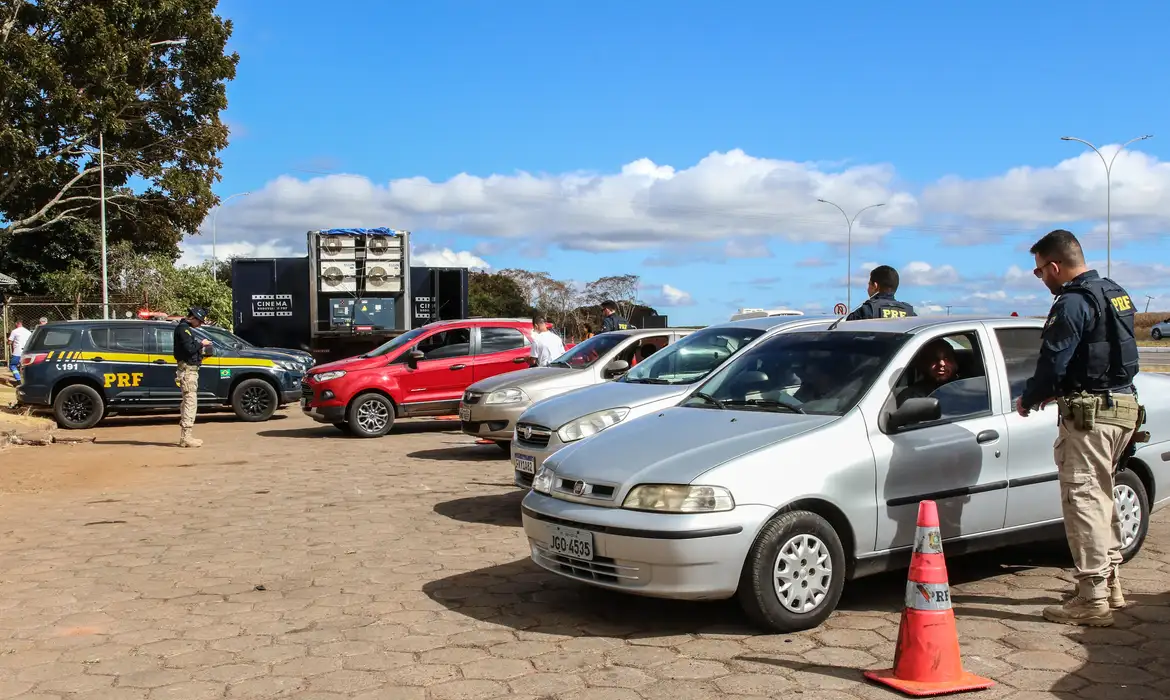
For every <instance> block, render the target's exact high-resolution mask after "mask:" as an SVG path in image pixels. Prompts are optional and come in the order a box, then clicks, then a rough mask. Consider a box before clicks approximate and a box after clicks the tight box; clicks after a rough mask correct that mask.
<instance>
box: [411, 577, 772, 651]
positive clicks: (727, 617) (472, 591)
mask: <svg viewBox="0 0 1170 700" xmlns="http://www.w3.org/2000/svg"><path fill="white" fill-rule="evenodd" d="M422 590H423V593H425V594H426V595H427V597H429V598H430V599H431V600H433V601H435V602H436V603H439V604H440V605H442V606H444V607H446V608H447V609H449V610H452V611H454V612H458V613H460V614H463V615H466V616H468V617H471V618H474V619H476V620H481V621H484V622H491V623H493V624H497V625H505V626H508V627H511V628H513V629H518V630H526V631H530V632H533V631H540V632H549V633H553V634H564V635H569V636H573V637H614V638H627V639H641V638H658V637H668V636H671V635H676V634H691V633H706V634H718V633H726V634H753V635H754V634H760V633H761V632H760V630H759V629H756V628H754V627H752V626H751V625H750V624H749V622H748V620H747V618H746V617H745V616H744V615H743V613H742V612H740V610H739V607H738V606H737V605H736V603H735V601H734V600H732V601H718V602H712V603H706V602H686V601H675V600H659V599H656V598H642V597H638V596H633V595H626V594H620V593H614V592H610V591H605V590H600V589H595V588H590V587H587V586H585V585H582V584H578V583H575V582H573V581H567V580H563V579H561V578H559V577H557V576H554V575H553V574H550V573H548V572H546V571H544V570H542V569H541V568H540V567H538V566H536V565H535V564H533V563H532V562H531V561H530V560H528V559H521V560H519V561H514V562H511V563H508V564H500V565H498V566H492V567H488V568H486V569H479V570H477V571H469V572H466V573H462V574H455V575H453V576H448V577H447V578H443V579H439V580H436V581H430V582H428V583H426V584H424V585H423V587H422Z"/></svg>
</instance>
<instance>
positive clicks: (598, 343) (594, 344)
mask: <svg viewBox="0 0 1170 700" xmlns="http://www.w3.org/2000/svg"><path fill="white" fill-rule="evenodd" d="M628 338H629V335H627V334H625V333H612V332H611V333H599V334H597V335H595V336H593V337H592V338H590V339H589V340H586V341H585V342H583V343H581V344H579V345H574V346H573V349H572V350H570V351H568V352H566V353H565V354H564V355H561V356H560V357H558V358H557V359H555V360H553V361H552V362H550V363H548V366H549V367H571V368H572V369H585V368H586V367H589V366H590V365H592V364H593V363H595V362H597V361H598V360H600V359H601V358H602V357H604V356H605V354H606V353H607V352H609V351H610V350H613V349H614V347H615V346H616V345H617V344H618V343H620V342H622V341H623V340H626V339H628Z"/></svg>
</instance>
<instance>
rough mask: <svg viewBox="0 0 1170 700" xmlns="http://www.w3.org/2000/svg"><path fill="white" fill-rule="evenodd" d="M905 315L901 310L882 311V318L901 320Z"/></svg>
mask: <svg viewBox="0 0 1170 700" xmlns="http://www.w3.org/2000/svg"><path fill="white" fill-rule="evenodd" d="M905 315H906V312H905V311H902V310H901V309H882V318H902V317H903V316H905Z"/></svg>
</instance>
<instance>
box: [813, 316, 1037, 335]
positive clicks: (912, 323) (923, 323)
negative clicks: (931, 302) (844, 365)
mask: <svg viewBox="0 0 1170 700" xmlns="http://www.w3.org/2000/svg"><path fill="white" fill-rule="evenodd" d="M973 323H994V324H995V325H996V326H998V327H1000V328H1012V327H1016V328H1041V327H1043V326H1044V319H1043V318H1033V317H1028V316H995V315H991V314H969V315H961V316H905V317H902V318H867V319H861V320H858V321H841V322H840V323H836V322H834V323H817V324H814V325H811V326H806V327H803V328H794V329H793V330H792V332H794V333H800V332H816V331H824V330H828V329H829V328H833V330H834V332H837V331H843V332H844V331H847V332H850V333H859V332H860V333H905V334H910V335H913V334H916V333H922V332H925V331H934V330H940V329H945V328H946V327H948V326H955V327H970V326H971V324H973Z"/></svg>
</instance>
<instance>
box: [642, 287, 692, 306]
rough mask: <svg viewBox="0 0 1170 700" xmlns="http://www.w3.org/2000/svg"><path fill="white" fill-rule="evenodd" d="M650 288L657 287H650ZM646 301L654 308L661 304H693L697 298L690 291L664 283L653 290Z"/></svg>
mask: <svg viewBox="0 0 1170 700" xmlns="http://www.w3.org/2000/svg"><path fill="white" fill-rule="evenodd" d="M643 289H647V287H643ZM649 289H655V288H653V287H650V288H649ZM645 303H646V304H647V305H648V306H651V307H654V308H658V307H660V306H662V307H673V306H692V305H693V304H694V303H695V300H694V298H692V297H691V294H690V292H684V291H683V290H681V289H679V288H678V287H674V286H671V285H669V284H664V285H662V286H660V287H657V288H656V290H655V291H653V292H651V294H649V295H648V296H647V297H646V301H645Z"/></svg>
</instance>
